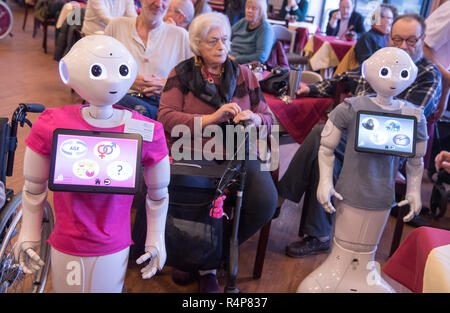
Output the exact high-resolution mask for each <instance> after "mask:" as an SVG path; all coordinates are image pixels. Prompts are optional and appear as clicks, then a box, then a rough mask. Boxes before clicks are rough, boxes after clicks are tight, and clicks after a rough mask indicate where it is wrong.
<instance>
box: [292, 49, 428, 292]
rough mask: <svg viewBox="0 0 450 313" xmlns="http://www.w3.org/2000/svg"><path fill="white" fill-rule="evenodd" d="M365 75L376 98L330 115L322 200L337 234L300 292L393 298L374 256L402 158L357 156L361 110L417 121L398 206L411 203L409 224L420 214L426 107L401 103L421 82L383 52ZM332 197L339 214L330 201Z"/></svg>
mask: <svg viewBox="0 0 450 313" xmlns="http://www.w3.org/2000/svg"><path fill="white" fill-rule="evenodd" d="M362 75H363V77H364V78H365V79H366V80H367V81H368V82H369V83H370V85H371V86H372V88H373V89H374V90H375V91H376V93H377V94H376V95H372V96H362V97H354V98H349V99H346V100H345V101H344V102H343V103H341V104H340V105H339V106H338V107H336V108H335V110H334V111H333V112H332V113H331V114H330V118H329V120H328V121H327V123H326V125H325V127H324V129H323V131H322V134H321V142H320V149H319V156H318V158H319V169H320V180H319V185H318V189H317V199H318V201H319V202H320V203H321V204H322V206H323V207H324V209H325V210H326V211H327V212H329V213H334V212H336V223H335V236H334V242H333V248H332V251H331V252H330V255H329V256H328V258H327V259H326V260H325V262H324V263H323V264H321V265H320V266H319V267H318V268H317V269H316V270H314V271H313V272H312V273H311V274H309V275H308V276H307V277H306V278H305V279H304V280H303V281H302V282H301V283H300V285H299V286H298V288H297V292H394V290H393V289H392V287H391V286H389V284H388V283H387V282H386V281H385V280H383V279H382V277H381V276H380V267H379V264H378V263H377V262H375V261H374V257H375V252H376V249H377V245H378V243H379V240H380V237H381V234H382V233H383V230H384V227H385V225H386V221H387V219H388V217H389V212H390V206H391V205H392V203H393V202H394V183H395V174H396V172H397V168H398V157H396V156H390V155H382V154H377V153H363V152H358V151H355V147H354V140H355V134H354V132H355V127H356V126H355V124H356V123H355V121H356V112H357V111H359V110H371V111H378V112H390V113H397V114H402V115H414V116H416V118H417V121H418V122H417V125H418V126H417V129H418V136H417V142H416V153H415V156H414V157H412V158H408V160H407V165H406V174H407V193H406V197H405V200H403V201H401V202H399V206H403V205H406V204H409V205H410V211H409V213H408V214H407V215H406V216H405V218H404V221H405V222H407V221H409V220H411V219H412V218H413V217H414V216H415V215H417V214H419V212H420V209H421V198H420V188H421V181H422V173H423V159H422V157H423V155H424V154H425V150H426V140H427V138H428V137H427V133H426V121H425V117H424V115H423V113H422V110H421V109H420V108H418V107H416V106H414V105H412V104H410V103H408V102H406V101H404V100H398V99H395V98H394V96H396V95H398V94H400V93H401V92H402V91H403V90H405V88H406V87H408V86H409V85H410V84H411V83H412V82H414V81H415V79H416V77H417V67H416V66H415V64H414V63H413V61H412V60H411V58H410V56H409V55H408V54H407V53H406V52H404V51H403V50H401V49H397V48H383V49H380V50H378V51H377V52H376V53H374V54H373V55H372V56H371V57H370V58H369V59H367V60H366V61H365V62H364V63H363V65H362ZM343 130H346V131H347V144H346V150H345V158H344V165H343V168H342V171H341V174H340V176H339V179H338V182H337V183H336V190H335V188H334V186H333V166H334V149H335V148H336V146H337V145H338V143H339V140H340V138H341V134H342V131H343ZM332 196H334V197H335V205H336V209H335V208H334V207H333V205H332V203H331V201H330V199H331V197H332Z"/></svg>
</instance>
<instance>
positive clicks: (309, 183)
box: [279, 14, 441, 258]
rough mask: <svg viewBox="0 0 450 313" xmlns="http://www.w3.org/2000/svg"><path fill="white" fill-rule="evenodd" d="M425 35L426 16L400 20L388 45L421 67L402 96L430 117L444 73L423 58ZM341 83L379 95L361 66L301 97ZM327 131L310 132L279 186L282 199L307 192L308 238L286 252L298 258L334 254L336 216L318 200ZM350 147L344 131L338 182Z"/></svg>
mask: <svg viewBox="0 0 450 313" xmlns="http://www.w3.org/2000/svg"><path fill="white" fill-rule="evenodd" d="M424 33H425V22H424V19H423V18H422V17H421V16H419V15H417V14H406V15H402V16H399V17H397V18H396V19H395V21H394V22H393V24H392V30H391V33H390V35H389V46H391V47H397V48H400V49H403V50H405V51H406V52H407V53H408V54H409V55H410V56H411V59H412V60H413V61H414V63H415V64H416V65H417V67H418V75H417V78H416V81H415V82H414V83H413V84H411V85H410V86H409V87H408V88H407V89H406V90H405V91H403V92H402V93H401V94H400V95H398V96H397V98H401V99H405V100H407V101H409V102H411V103H413V104H415V105H417V106H420V107H422V108H423V109H424V115H425V116H426V117H428V116H429V115H430V114H431V113H432V112H434V110H435V109H436V108H437V105H438V102H439V99H440V97H441V83H440V81H441V74H440V72H439V70H438V68H437V67H436V66H435V65H434V64H433V63H432V62H431V61H430V60H428V59H426V58H424V57H423V51H422V48H423V39H424ZM339 82H343V83H346V84H347V85H348V86H349V89H350V92H351V94H352V95H353V96H361V95H365V94H374V93H375V92H374V90H373V89H372V87H371V86H370V85H369V83H368V82H367V81H366V80H365V79H364V78H363V77H362V75H361V68H360V67H359V68H356V69H354V70H350V71H347V72H344V73H342V74H340V75H337V76H335V77H332V78H331V79H328V80H324V81H322V82H319V83H316V84H313V85H307V86H302V85H301V86H300V88H299V89H298V90H297V94H298V95H300V96H317V97H334V94H335V92H336V86H337V84H338V83H339ZM322 129H323V126H317V127H315V128H313V129H312V130H311V132H310V134H309V135H308V136H307V138H306V139H305V141H304V142H303V143H302V145H301V146H300V148H299V149H298V150H297V152H296V154H295V155H294V157H293V159H292V161H291V163H290V164H289V168H288V169H287V171H286V173H285V175H284V176H283V177H282V179H281V181H280V183H279V196H280V198H285V199H289V200H291V201H294V202H299V201H300V200H301V198H302V195H303V194H305V200H304V204H303V211H302V219H301V230H302V232H303V233H304V234H305V235H306V236H305V238H303V240H301V241H296V242H293V243H291V244H289V245H288V246H287V247H286V254H287V255H289V256H291V257H294V258H299V257H305V256H308V255H312V254H317V253H324V252H327V251H329V249H330V246H331V240H330V232H331V224H332V219H333V216H332V215H330V214H329V213H326V212H325V210H324V209H323V207H322V206H321V205H320V204H319V203H318V201H317V198H316V190H317V186H318V183H319V166H318V160H317V154H318V150H319V146H320V138H321V132H322ZM345 143H346V141H345V133H343V136H342V139H341V142H340V144H339V146H338V147H337V149H336V150H335V156H336V158H335V166H334V171H335V172H334V178H335V179H337V177H338V175H339V171H340V169H341V167H342V162H343V158H344V150H345Z"/></svg>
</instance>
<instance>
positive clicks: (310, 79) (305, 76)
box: [300, 71, 323, 84]
mask: <svg viewBox="0 0 450 313" xmlns="http://www.w3.org/2000/svg"><path fill="white" fill-rule="evenodd" d="M322 80H323V78H322V76H320V74H317V73H316V72H313V71H303V72H302V76H301V77H300V81H301V82H303V83H305V84H314V83H317V82H321V81H322Z"/></svg>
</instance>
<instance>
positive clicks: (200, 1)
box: [191, 0, 212, 17]
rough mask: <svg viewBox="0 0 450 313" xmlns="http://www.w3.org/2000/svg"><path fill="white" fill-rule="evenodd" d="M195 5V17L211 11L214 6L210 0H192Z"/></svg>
mask: <svg viewBox="0 0 450 313" xmlns="http://www.w3.org/2000/svg"><path fill="white" fill-rule="evenodd" d="M191 1H192V4H193V5H194V9H195V11H194V17H197V16H199V15H200V14H204V13H211V12H212V8H211V7H210V6H209V4H208V0H191Z"/></svg>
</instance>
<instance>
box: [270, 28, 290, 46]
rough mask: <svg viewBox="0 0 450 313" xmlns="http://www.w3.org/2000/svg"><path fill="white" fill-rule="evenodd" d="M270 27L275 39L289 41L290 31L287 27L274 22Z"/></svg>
mask: <svg viewBox="0 0 450 313" xmlns="http://www.w3.org/2000/svg"><path fill="white" fill-rule="evenodd" d="M272 29H273V32H274V34H275V39H278V40H281V41H287V42H291V40H292V32H291V31H290V30H289V29H288V28H287V27H285V26H282V25H278V24H274V25H272Z"/></svg>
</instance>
